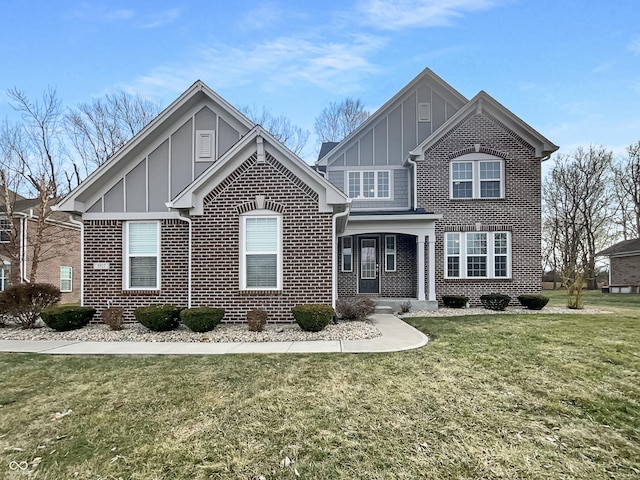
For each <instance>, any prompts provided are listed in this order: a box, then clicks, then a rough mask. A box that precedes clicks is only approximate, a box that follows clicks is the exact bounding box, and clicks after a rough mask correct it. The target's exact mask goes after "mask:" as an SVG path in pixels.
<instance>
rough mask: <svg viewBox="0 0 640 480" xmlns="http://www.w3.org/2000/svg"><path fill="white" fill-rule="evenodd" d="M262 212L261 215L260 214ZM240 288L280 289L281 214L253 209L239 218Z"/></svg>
mask: <svg viewBox="0 0 640 480" xmlns="http://www.w3.org/2000/svg"><path fill="white" fill-rule="evenodd" d="M261 213H264V214H261ZM240 221H241V237H242V238H241V242H240V243H241V254H240V263H241V266H240V269H241V270H240V288H242V289H243V290H280V289H281V288H282V217H281V216H280V215H274V214H273V212H269V211H264V212H252V213H251V214H249V215H245V216H242V217H241V220H240Z"/></svg>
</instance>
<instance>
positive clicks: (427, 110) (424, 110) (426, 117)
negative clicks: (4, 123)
mask: <svg viewBox="0 0 640 480" xmlns="http://www.w3.org/2000/svg"><path fill="white" fill-rule="evenodd" d="M418 121H419V122H430V121H431V104H430V103H426V102H425V103H419V104H418Z"/></svg>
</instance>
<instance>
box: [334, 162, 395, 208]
mask: <svg viewBox="0 0 640 480" xmlns="http://www.w3.org/2000/svg"><path fill="white" fill-rule="evenodd" d="M385 172H386V173H387V175H388V178H387V180H388V185H387V186H388V188H387V195H386V196H384V197H381V196H379V186H380V184H379V179H378V174H380V173H385ZM352 173H354V174H357V175H358V192H359V194H358V196H356V197H352V196H351V192H350V184H349V177H350V176H351V174H352ZM365 173H373V188H374V195H373V197H365V196H364V179H363V176H364V174H365ZM344 181H345V186H346V188H345V193H346V195H347V196H348V197H349V198H351V199H353V200H358V201H371V200H391V199H393V170H391V169H388V168H386V169H379V170H378V169H369V168H367V169H364V170H345V180H344Z"/></svg>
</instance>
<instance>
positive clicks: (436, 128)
mask: <svg viewBox="0 0 640 480" xmlns="http://www.w3.org/2000/svg"><path fill="white" fill-rule="evenodd" d="M330 147H333V148H330ZM556 148H557V147H556V146H555V145H553V144H552V143H550V142H549V141H548V140H546V139H545V138H544V137H542V136H541V135H540V134H538V133H537V132H535V131H534V130H533V129H531V127H529V126H527V125H526V124H525V123H524V122H522V121H521V120H519V119H518V118H517V117H515V116H514V115H513V114H511V113H510V112H509V111H508V110H506V109H505V108H504V107H502V106H501V105H500V104H498V103H497V102H496V101H495V100H493V99H492V98H491V97H489V96H488V95H487V94H485V93H483V92H481V93H480V94H478V96H476V97H475V98H474V99H472V100H470V101H468V100H466V99H465V98H464V97H463V96H462V95H460V94H459V93H458V92H456V91H455V90H454V89H453V88H452V87H450V86H449V85H447V84H446V83H445V82H444V81H442V80H441V79H440V78H438V77H437V76H436V75H435V74H433V73H432V72H431V71H430V70H428V69H427V70H425V71H423V72H422V73H421V74H420V75H418V77H416V78H415V79H414V80H413V81H412V82H410V83H409V84H408V85H407V86H406V87H405V88H404V89H402V90H401V91H400V92H399V93H398V94H397V95H395V96H394V97H393V98H392V99H391V100H390V101H389V102H387V103H386V104H385V105H384V106H383V107H381V108H380V109H379V110H378V111H377V112H376V113H374V114H373V115H372V116H371V117H370V118H369V119H368V120H367V121H366V122H365V123H364V124H362V125H361V126H360V127H359V128H358V129H357V130H356V131H355V132H353V133H352V134H351V135H349V136H348V137H347V138H346V139H344V140H343V141H342V142H340V143H338V144H336V145H331V146H329V147H325V148H324V149H323V153H325V154H324V155H322V158H321V159H320V160H319V161H318V162H317V165H316V166H315V169H314V168H312V167H311V166H309V165H308V164H306V163H305V162H304V161H302V160H301V159H300V158H298V157H297V156H296V155H294V154H293V153H292V152H291V151H289V150H288V149H287V148H286V147H284V146H283V145H282V144H281V143H280V142H278V141H277V140H276V139H275V138H273V136H271V135H270V134H269V133H268V132H266V131H265V130H264V129H263V128H262V127H260V126H256V125H253V124H252V122H250V121H249V120H248V119H247V118H246V117H244V116H243V115H242V114H241V113H240V112H238V111H237V110H236V109H235V108H234V107H232V106H231V105H230V104H228V103H227V102H226V101H225V100H223V99H222V98H221V97H219V96H218V95H217V94H216V93H215V92H213V91H212V90H211V89H209V88H208V87H207V86H206V85H204V84H203V83H202V82H200V81H198V82H196V83H195V84H194V85H193V86H192V87H190V88H189V89H188V90H187V91H186V92H185V93H184V94H183V95H181V96H180V97H179V98H178V99H177V100H176V101H175V102H173V103H172V104H171V105H170V106H169V107H168V108H167V109H165V110H164V111H163V112H162V113H160V115H158V117H157V118H156V119H154V120H153V121H152V122H151V123H150V124H149V125H148V126H147V127H146V128H145V129H143V130H142V131H141V132H140V133H139V134H138V135H136V137H134V138H133V139H132V140H131V141H130V142H129V143H128V144H127V145H126V146H125V147H124V148H123V149H122V150H120V151H119V152H118V153H117V154H116V155H115V156H114V157H113V158H111V159H110V160H109V161H108V162H107V163H105V164H104V165H102V166H101V167H100V168H98V169H97V170H96V171H95V172H94V173H93V174H92V175H90V176H89V177H88V178H87V180H85V181H84V182H83V183H82V184H81V185H80V186H79V187H78V188H76V189H75V190H74V191H73V192H71V193H70V194H69V195H68V196H67V197H66V198H65V199H63V201H62V202H61V203H60V204H59V205H58V207H57V208H58V209H59V210H61V211H65V212H69V213H73V214H76V215H78V216H80V217H81V218H82V222H83V225H84V227H83V238H84V247H83V259H84V267H83V272H84V292H83V302H84V304H87V305H92V306H94V307H97V308H98V309H102V308H105V307H106V306H107V305H119V306H123V307H125V311H126V314H127V316H128V317H129V318H131V315H132V311H133V309H134V308H135V307H137V306H141V305H148V304H152V303H176V304H178V305H182V306H202V305H212V306H220V307H223V308H225V309H226V311H227V314H226V316H225V320H227V321H243V319H244V316H245V314H246V312H247V311H248V310H249V309H251V308H255V307H261V308H264V309H266V310H267V312H268V313H269V314H270V319H271V320H272V321H292V316H291V307H293V306H294V305H296V304H300V303H333V304H335V301H336V299H337V297H338V296H339V295H340V296H342V295H355V294H367V295H373V296H375V297H379V298H385V301H391V300H392V299H401V298H402V299H406V298H410V299H414V301H415V302H416V303H418V304H420V305H421V306H423V307H431V308H435V307H436V302H437V298H438V296H439V295H442V294H444V293H468V294H469V295H470V296H471V297H472V298H474V299H477V296H478V295H479V294H481V293H484V292H488V291H496V290H497V291H501V292H505V293H514V294H515V293H524V292H532V291H537V290H538V288H539V270H540V267H539V263H540V259H539V257H540V162H541V161H542V160H544V159H545V158H546V157H548V156H549V155H550V153H551V152H553V151H554V150H555V149H556Z"/></svg>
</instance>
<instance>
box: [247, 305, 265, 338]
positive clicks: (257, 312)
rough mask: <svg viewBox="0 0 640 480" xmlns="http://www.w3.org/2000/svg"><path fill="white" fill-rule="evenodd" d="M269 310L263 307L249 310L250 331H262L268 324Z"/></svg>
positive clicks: (248, 322)
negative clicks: (266, 310)
mask: <svg viewBox="0 0 640 480" xmlns="http://www.w3.org/2000/svg"><path fill="white" fill-rule="evenodd" d="M267 318H268V315H267V312H265V311H264V310H262V309H261V308H255V309H253V310H249V311H248V312H247V324H248V325H249V331H250V332H261V331H262V330H264V326H265V325H266V324H267Z"/></svg>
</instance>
